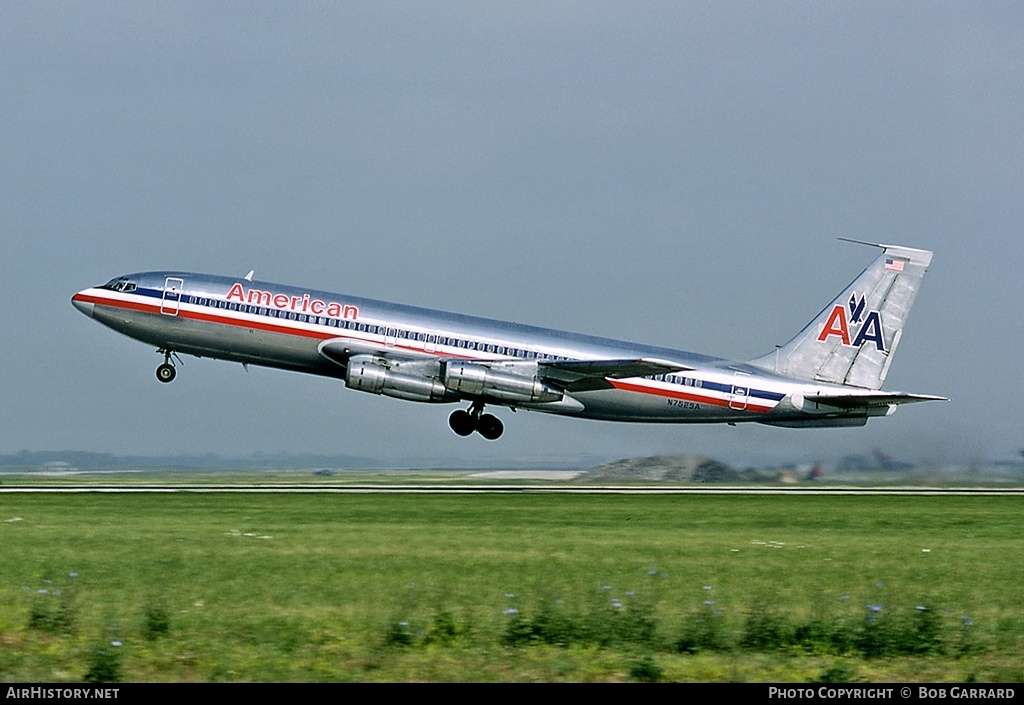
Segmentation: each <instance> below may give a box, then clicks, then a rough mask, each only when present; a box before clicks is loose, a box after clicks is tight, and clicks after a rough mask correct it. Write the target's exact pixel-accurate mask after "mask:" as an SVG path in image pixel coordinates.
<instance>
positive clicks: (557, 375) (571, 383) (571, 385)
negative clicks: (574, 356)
mask: <svg viewBox="0 0 1024 705" xmlns="http://www.w3.org/2000/svg"><path fill="white" fill-rule="evenodd" d="M537 367H538V370H537V374H538V376H539V377H540V378H541V379H543V380H545V381H548V382H551V383H553V384H555V385H557V386H559V387H561V388H562V389H564V390H566V391H569V392H582V391H590V390H594V389H608V388H610V387H611V385H610V384H609V383H608V382H607V381H606V380H607V379H609V378H610V379H629V378H632V377H651V376H653V375H664V374H671V373H673V372H687V371H692V370H693V369H695V368H693V367H690V366H688V365H681V364H679V363H676V362H669V361H667V360H655V359H651V358H639V359H633V360H558V361H553V362H541V363H539V364H538V366H537Z"/></svg>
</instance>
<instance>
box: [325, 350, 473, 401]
mask: <svg viewBox="0 0 1024 705" xmlns="http://www.w3.org/2000/svg"><path fill="white" fill-rule="evenodd" d="M397 367H398V366H397V365H396V366H395V367H394V368H393V367H392V366H389V364H388V363H387V362H386V361H385V360H383V359H381V358H376V357H374V356H373V355H353V356H352V357H351V358H349V360H348V364H347V366H346V370H345V386H346V387H348V388H349V389H355V390H358V391H360V392H369V393H370V394H383V395H384V396H388V397H395V398H396V399H405V400H406V401H421V402H433V403H445V402H454V401H459V395H458V394H455V393H454V392H452V391H449V390H448V389H446V388H445V386H444V385H443V384H441V382H439V381H438V380H437V378H436V377H434V376H432V375H430V374H427V373H425V371H424V372H423V373H421V374H415V373H413V372H411V371H410V373H409V374H404V373H402V372H398V371H397Z"/></svg>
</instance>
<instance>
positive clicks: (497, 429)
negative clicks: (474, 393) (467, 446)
mask: <svg viewBox="0 0 1024 705" xmlns="http://www.w3.org/2000/svg"><path fill="white" fill-rule="evenodd" d="M448 425H449V426H450V427H451V429H452V430H453V431H455V433H457V434H458V435H460V436H468V435H470V434H471V433H473V431H476V432H478V433H479V434H480V435H481V436H483V437H484V438H486V439H487V440H489V441H496V440H498V438H500V437H501V434H502V432H503V431H504V430H505V427H504V425H503V424H502V423H501V419H499V418H498V417H497V416H494V415H493V414H485V413H484V405H483V404H482V403H480V402H473V405H472V406H470V407H469V411H463V410H462V409H459V410H458V411H453V412H452V414H451V416H449V417H448Z"/></svg>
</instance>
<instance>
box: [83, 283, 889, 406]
mask: <svg viewBox="0 0 1024 705" xmlns="http://www.w3.org/2000/svg"><path fill="white" fill-rule="evenodd" d="M117 281H120V282H123V285H121V286H120V290H119V287H118V286H116V285H115V286H111V285H110V284H108V285H105V286H103V287H92V288H88V289H84V290H82V291H80V292H78V293H77V294H75V295H74V297H73V302H74V304H75V306H76V308H78V309H79V310H81V311H82V312H83V313H86V314H87V315H89V316H91V317H92V318H93V319H95V320H96V321H98V322H100V323H102V324H104V325H105V326H108V327H110V328H112V329H114V330H116V331H118V332H120V333H123V334H124V335H126V336H128V337H131V338H134V339H135V340H139V341H142V342H144V343H147V344H150V345H153V346H155V347H156V348H157V349H159V350H161V351H168V352H170V351H173V352H175V353H179V354H189V355H195V356H197V357H211V358H217V359H222V360H229V361H233V362H239V363H245V364H251V365H262V366H266V367H273V368H280V369H287V370H294V371H298V372H306V373H311V374H316V375H322V376H326V377H335V378H340V379H343V380H345V379H346V372H347V361H348V360H349V359H351V358H352V357H354V356H372V358H373V359H374V360H379V361H381V364H382V365H384V366H385V367H386V369H387V370H388V371H389V372H390V373H392V374H399V375H400V376H407V377H408V378H409V379H418V380H420V381H422V382H423V383H424V384H432V385H435V386H436V384H437V383H438V381H439V380H440V379H441V376H440V375H441V370H443V369H444V367H443V366H444V365H445V364H450V363H451V362H452V361H468V362H472V363H480V364H481V365H484V366H486V367H487V369H488V370H491V371H493V372H495V373H500V374H506V375H508V376H510V377H512V378H516V379H520V378H521V379H524V380H530V379H536V378H537V375H538V369H539V368H540V367H543V366H544V365H546V364H551V363H555V362H557V361H563V360H565V361H587V360H595V361H600V360H626V359H657V360H660V361H665V362H667V363H672V364H673V365H676V366H677V367H678V371H675V372H673V373H667V374H659V375H654V376H643V377H632V378H609V379H605V380H603V381H602V382H603V383H602V384H600V385H594V386H598V387H599V388H593V389H586V388H584V389H578V390H565V391H564V393H561V392H560V393H559V398H558V399H554V398H551V397H543V396H537V397H534V398H533V399H534V400H530V399H529V398H528V399H526V400H520V401H516V400H515V398H511V400H510V398H509V397H502V396H492V395H489V394H479V395H466V394H461V393H459V392H458V391H457V390H451V389H442V392H443V393H438V394H436V395H434V396H433V397H427V396H424V397H422V398H420V397H418V396H416V395H405V396H403V395H401V394H397V393H396V394H392V396H399V397H400V398H404V399H411V400H414V401H437V402H456V401H461V400H467V401H475V402H485V403H488V404H496V405H503V406H509V407H514V408H525V409H532V410H537V411H544V412H550V413H561V414H570V415H574V416H579V417H582V418H590V419H605V420H615V421H634V422H657V423H712V422H729V423H733V422H748V421H757V422H763V423H769V424H779V425H796V426H816V425H821V426H846V425H861V424H863V423H864V422H865V421H866V419H867V418H868V417H869V416H880V415H886V414H888V413H891V411H892V410H893V409H894V408H895V406H894V405H888V404H878V405H872V406H869V407H863V408H861V407H857V408H837V407H835V406H829V405H824V406H822V405H819V404H816V403H812V402H809V401H808V398H812V397H815V396H816V395H822V394H829V395H841V394H844V393H847V392H849V391H850V387H849V386H848V385H841V384H823V383H817V382H814V381H808V380H801V379H793V378H790V377H787V376H786V375H782V374H778V373H775V372H772V371H770V370H766V369H764V366H763V365H761V366H755V365H752V364H750V363H746V362H731V361H728V360H723V359H720V358H714V357H709V356H706V355H700V354H696V353H692V352H686V351H682V350H674V349H669V348H663V347H655V346H650V345H641V344H637V343H629V342H624V341H620V340H613V339H608V338H599V337H594V336H588V335H580V334H576V333H569V332H564V331H559V330H551V329H546V328H538V327H534V326H528V325H522V324H518V323H509V322H503V321H496V320H489V319H485V318H478V317H474V316H467V315H461V314H455V313H447V312H443V311H435V310H429V309H425V308H419V307H415V306H407V305H401V304H395V303H388V302H384V301H376V300H371V299H366V298H360V297H355V296H349V295H343V294H335V293H330V292H324V291H314V290H311V289H304V288H297V287H291V286H285V285H280V284H272V283H267V282H256V281H249V280H247V279H243V278H231V277H223V276H211V275H205V274H196V273H191V272H145V273H139V274H132V275H127V276H125V277H121V278H120V279H119V280H117ZM403 378H404V377H403ZM349 386H353V385H349ZM354 388H359V387H354ZM378 393H380V392H378ZM384 393H388V392H387V391H385V392H384Z"/></svg>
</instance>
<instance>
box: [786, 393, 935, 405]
mask: <svg viewBox="0 0 1024 705" xmlns="http://www.w3.org/2000/svg"><path fill="white" fill-rule="evenodd" d="M805 400H806V401H812V402H815V403H817V404H825V405H827V406H834V407H836V408H838V409H862V408H864V407H872V406H889V405H890V404H912V403H914V402H918V401H949V399H948V398H946V397H937V396H933V395H931V394H905V393H903V392H883V391H877V392H871V391H867V390H865V391H864V392H858V393H856V394H813V395H809V396H807V397H805Z"/></svg>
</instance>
